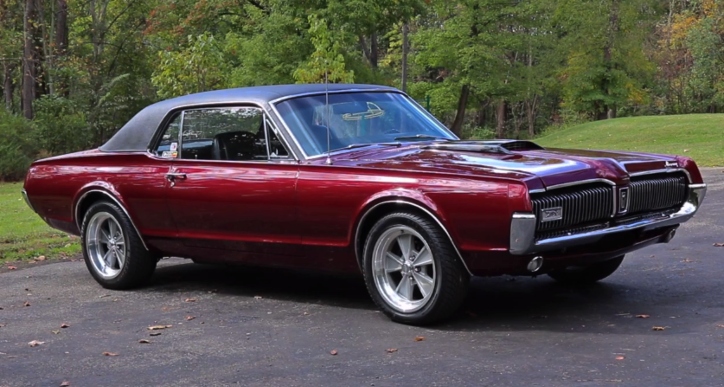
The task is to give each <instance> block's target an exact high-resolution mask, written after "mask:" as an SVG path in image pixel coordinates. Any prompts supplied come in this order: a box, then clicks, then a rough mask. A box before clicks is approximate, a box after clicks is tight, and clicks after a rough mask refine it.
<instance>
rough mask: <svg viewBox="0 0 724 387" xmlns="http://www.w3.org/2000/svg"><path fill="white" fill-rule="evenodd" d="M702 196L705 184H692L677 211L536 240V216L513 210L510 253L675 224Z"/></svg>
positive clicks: (687, 215) (532, 251)
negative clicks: (593, 229) (686, 197)
mask: <svg viewBox="0 0 724 387" xmlns="http://www.w3.org/2000/svg"><path fill="white" fill-rule="evenodd" d="M704 196H706V184H692V185H690V186H689V195H688V199H687V200H686V202H685V203H684V205H683V206H681V208H680V209H679V211H677V212H675V213H673V214H662V215H661V216H658V217H651V218H646V219H641V220H636V221H631V222H630V223H624V224H618V225H615V226H612V227H608V228H604V229H600V230H595V231H589V232H582V233H579V234H569V235H563V236H558V237H554V238H547V239H540V240H536V239H535V226H536V217H535V215H534V214H530V213H515V214H513V219H512V221H511V224H510V253H511V254H513V255H526V254H536V253H542V252H546V251H555V250H561V249H565V248H567V247H573V246H579V245H584V244H588V243H594V242H597V241H599V240H600V239H602V238H603V237H605V236H607V235H611V234H616V233H622V232H627V231H632V230H640V231H649V230H654V229H658V228H664V227H670V226H676V225H678V224H680V223H683V222H686V221H687V220H689V219H691V217H693V216H694V214H695V213H696V211H697V210H698V209H699V207H700V206H701V203H702V202H703V201H704Z"/></svg>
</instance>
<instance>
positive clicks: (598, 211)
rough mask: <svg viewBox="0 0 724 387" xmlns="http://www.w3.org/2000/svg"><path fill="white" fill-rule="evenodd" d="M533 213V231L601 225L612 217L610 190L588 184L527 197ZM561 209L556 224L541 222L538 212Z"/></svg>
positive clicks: (604, 185)
mask: <svg viewBox="0 0 724 387" xmlns="http://www.w3.org/2000/svg"><path fill="white" fill-rule="evenodd" d="M531 200H532V202H533V212H534V214H535V216H536V231H537V232H547V231H552V230H561V229H568V228H572V227H580V226H584V225H586V224H591V223H596V222H605V221H607V220H609V219H610V218H611V215H612V214H613V205H614V203H613V187H612V186H610V185H606V184H592V185H582V186H575V187H569V188H565V189H560V190H555V191H552V192H545V193H541V194H534V195H531ZM555 207H562V208H563V217H562V218H561V219H560V220H553V221H548V222H543V221H542V220H543V219H542V218H543V216H542V215H541V211H542V210H544V209H548V208H555Z"/></svg>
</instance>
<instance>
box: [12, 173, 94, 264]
mask: <svg viewBox="0 0 724 387" xmlns="http://www.w3.org/2000/svg"><path fill="white" fill-rule="evenodd" d="M21 189H22V184H20V183H0V262H5V261H17V260H28V259H38V257H40V256H44V257H46V259H50V258H58V257H62V256H69V255H74V254H77V253H79V252H80V245H79V243H78V238H77V237H71V236H69V235H68V234H65V233H62V232H60V231H56V230H53V229H52V228H50V227H49V226H48V225H47V224H45V222H43V221H42V219H40V217H39V216H38V215H36V214H35V213H34V212H33V211H32V210H31V209H30V208H29V207H28V206H27V205H26V204H25V201H23V198H22V196H21V195H20V190H21Z"/></svg>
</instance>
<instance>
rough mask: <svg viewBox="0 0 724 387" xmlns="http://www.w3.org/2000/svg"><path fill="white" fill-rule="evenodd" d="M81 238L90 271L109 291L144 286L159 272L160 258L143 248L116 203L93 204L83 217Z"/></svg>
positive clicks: (128, 220)
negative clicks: (158, 260) (155, 272)
mask: <svg viewBox="0 0 724 387" xmlns="http://www.w3.org/2000/svg"><path fill="white" fill-rule="evenodd" d="M81 235H82V237H81V244H82V248H83V258H84V260H85V264H86V266H87V267H88V271H90V273H91V275H92V276H93V278H95V280H96V281H98V283H99V284H101V286H103V287H105V288H108V289H129V288H133V287H136V286H139V285H142V284H143V283H144V282H146V281H147V280H148V279H149V278H150V277H151V275H152V274H153V271H154V270H155V269H156V262H157V259H156V257H155V256H154V255H153V254H151V253H150V252H149V251H147V250H146V249H145V248H144V247H143V243H142V242H141V238H140V237H139V236H138V234H137V233H136V230H135V229H134V228H133V225H132V224H131V221H130V219H128V217H127V216H126V214H125V213H124V212H123V211H122V210H121V209H120V208H119V207H118V206H117V205H116V204H114V203H110V202H105V201H103V202H98V203H95V204H93V205H91V207H90V208H89V209H88V211H87V212H86V214H85V217H84V218H83V226H82V227H81Z"/></svg>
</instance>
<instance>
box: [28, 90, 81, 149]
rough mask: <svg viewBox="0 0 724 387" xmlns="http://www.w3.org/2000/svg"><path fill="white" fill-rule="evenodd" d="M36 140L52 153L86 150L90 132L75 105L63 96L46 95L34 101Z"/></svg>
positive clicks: (40, 145)
mask: <svg viewBox="0 0 724 387" xmlns="http://www.w3.org/2000/svg"><path fill="white" fill-rule="evenodd" d="M33 124H34V125H35V135H34V137H35V140H36V142H37V144H38V147H39V148H40V149H43V150H45V151H47V152H49V153H50V154H61V153H70V152H75V151H78V150H82V149H87V148H88V147H89V145H90V142H91V132H90V129H89V128H88V124H87V122H86V117H85V114H83V113H82V112H81V111H80V109H79V108H78V107H77V106H76V104H75V103H74V102H73V101H71V100H69V99H67V98H63V97H59V96H50V95H46V96H43V97H42V98H40V99H38V100H37V101H35V119H34V120H33Z"/></svg>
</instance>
